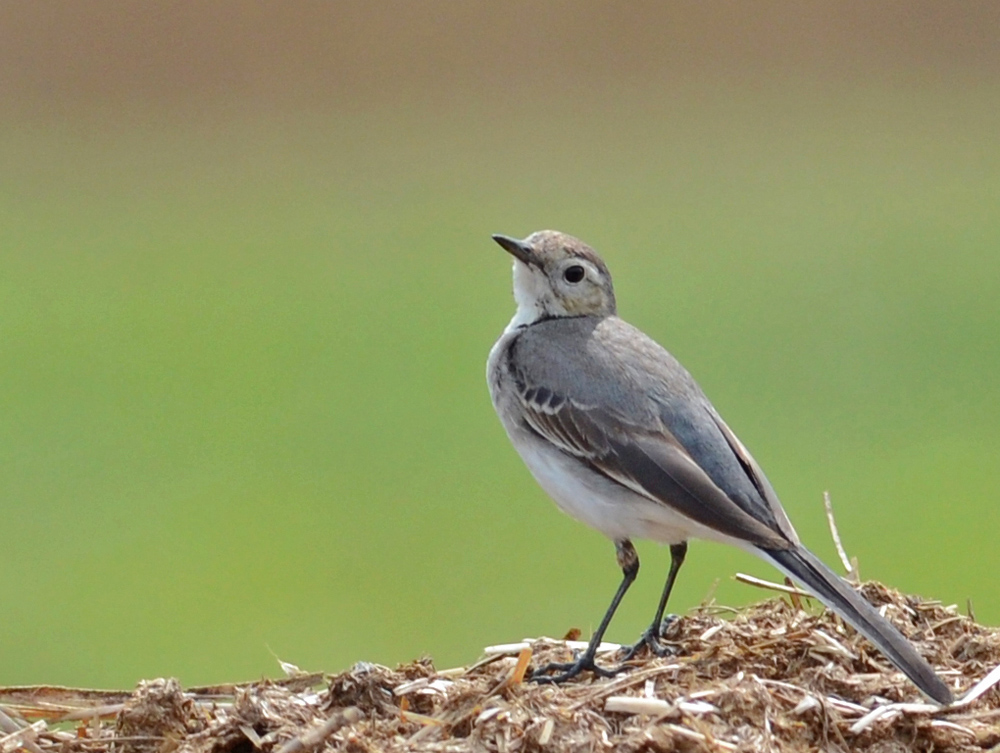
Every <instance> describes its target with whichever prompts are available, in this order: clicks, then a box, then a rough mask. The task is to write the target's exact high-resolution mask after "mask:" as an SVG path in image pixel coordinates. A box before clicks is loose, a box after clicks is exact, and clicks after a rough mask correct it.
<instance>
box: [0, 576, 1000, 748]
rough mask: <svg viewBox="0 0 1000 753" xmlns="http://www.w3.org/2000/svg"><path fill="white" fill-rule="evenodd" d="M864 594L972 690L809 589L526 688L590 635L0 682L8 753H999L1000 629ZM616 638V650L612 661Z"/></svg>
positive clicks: (704, 617) (705, 614) (712, 618)
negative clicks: (808, 594) (172, 671)
mask: <svg viewBox="0 0 1000 753" xmlns="http://www.w3.org/2000/svg"><path fill="white" fill-rule="evenodd" d="M863 592H864V594H865V596H867V597H868V598H869V599H870V600H871V601H872V602H873V603H875V604H876V605H879V606H880V607H881V608H882V610H883V613H884V614H885V615H886V616H887V617H888V618H889V619H890V620H891V621H892V622H894V623H895V624H896V625H897V626H898V627H899V628H900V630H902V632H903V633H904V634H905V635H907V636H908V637H909V638H910V639H911V640H912V641H913V642H914V643H915V644H916V645H917V647H918V648H919V650H920V651H921V652H922V653H923V654H924V655H925V656H926V657H927V658H928V659H929V660H930V662H931V663H932V664H933V665H934V666H935V667H937V668H938V669H939V671H940V673H941V675H942V676H943V677H944V678H946V681H947V682H948V683H949V685H951V686H952V687H953V689H954V690H955V693H956V697H957V698H958V699H959V700H958V701H957V702H956V703H955V704H954V705H953V706H951V707H948V708H939V707H937V706H936V705H933V704H930V703H928V702H926V701H925V699H923V698H922V697H921V696H920V694H919V692H918V691H917V690H916V689H915V688H914V687H913V685H912V684H911V683H910V682H909V681H908V680H907V679H906V678H905V677H903V675H901V674H900V673H899V672H897V671H895V670H894V669H893V668H892V667H891V666H889V665H888V664H887V662H886V661H885V660H884V659H883V658H882V657H881V656H880V655H879V654H878V653H877V652H876V651H875V650H874V649H873V648H872V647H871V645H870V644H868V643H867V642H866V641H865V640H864V639H862V638H861V637H860V636H858V635H857V634H856V633H855V632H854V631H853V630H851V629H850V628H847V627H845V626H844V625H843V623H841V621H840V620H839V618H837V617H836V616H834V615H833V614H831V613H829V612H823V613H820V614H812V613H810V612H809V611H807V610H806V609H804V608H803V604H802V602H801V601H800V599H799V597H798V595H797V594H795V593H792V594H788V595H785V596H783V597H781V598H775V599H771V600H769V601H765V602H762V603H760V604H756V605H754V606H751V607H748V608H745V609H741V610H732V609H727V608H722V607H719V606H716V605H711V604H709V605H704V606H702V607H700V608H698V609H697V610H695V611H694V612H693V613H691V614H689V615H685V616H683V617H680V618H677V619H674V620H673V621H672V622H671V623H670V624H669V626H668V627H667V629H666V633H665V637H664V641H665V643H668V644H669V645H671V646H672V647H673V648H674V650H675V651H674V653H673V655H671V656H668V657H666V658H656V657H650V656H649V655H648V654H641V655H640V656H639V657H638V658H637V660H635V661H634V662H633V663H632V664H631V666H630V667H629V668H628V669H627V670H625V671H623V672H621V673H620V674H618V675H617V676H615V677H613V678H607V679H605V678H600V679H598V678H593V677H592V676H591V675H589V674H585V675H583V676H582V677H581V678H579V679H578V680H577V681H574V682H570V683H567V684H565V685H562V686H551V685H538V684H536V683H532V682H527V681H526V680H525V678H526V676H530V670H531V668H532V667H534V666H540V665H541V664H544V663H546V662H549V661H565V660H568V659H570V658H571V656H572V653H573V651H574V650H577V649H579V648H580V647H581V646H582V645H583V644H579V643H576V642H573V641H566V640H552V639H538V640H530V641H523V642H520V643H515V644H510V645H505V646H493V647H490V648H488V649H486V650H485V652H484V656H483V658H481V659H480V660H479V661H478V662H476V663H474V664H471V665H470V666H467V667H459V668H455V669H448V670H436V669H435V668H434V666H433V664H432V662H431V661H430V660H421V661H416V662H413V663H411V664H406V665H403V666H400V667H397V668H395V669H390V668H387V667H382V666H379V665H375V664H369V663H364V662H362V663H359V664H357V665H355V666H354V667H353V668H351V669H350V670H349V671H347V672H344V673H342V674H339V675H335V676H327V675H323V674H307V673H302V672H299V671H298V670H297V669H296V668H294V667H292V666H290V665H283V666H284V668H285V670H286V674H288V675H289V676H288V677H287V678H286V679H284V680H278V681H272V680H263V681H261V682H257V683H249V684H243V685H230V686H215V687H204V688H190V689H188V690H184V689H182V688H181V687H180V685H179V684H178V683H177V681H176V680H170V679H158V680H151V681H148V682H142V683H140V684H139V686H138V688H136V689H135V690H134V691H133V692H131V693H127V692H107V691H86V690H73V689H68V688H55V687H43V686H37V687H19V688H0V708H2V709H3V712H2V714H0V728H2V730H3V731H2V732H0V753H13V751H15V750H18V749H25V750H28V751H31V753H43V752H44V753H57V752H58V753H174V752H175V751H177V752H179V753H189V752H190V753H254V752H255V751H264V752H265V753H299V752H300V751H325V750H329V751H335V750H336V751H353V752H356V753H368V752H374V751H500V752H508V753H515V752H516V751H610V750H615V751H674V750H681V751H702V750H704V751H733V750H736V751H805V750H810V751H811V750H824V751H878V752H879V753H888V752H889V751H983V750H991V749H992V750H1000V689H998V687H997V684H998V683H1000V667H998V666H997V665H998V664H1000V631H998V630H997V629H993V628H987V627H983V626H982V625H978V624H976V623H975V621H974V620H973V619H971V618H970V617H966V616H963V615H961V614H959V612H958V610H957V608H956V607H954V606H950V607H946V606H943V605H942V604H940V603H938V602H922V601H920V600H918V599H915V598H913V597H909V596H904V595H901V594H899V593H896V592H894V591H891V590H889V589H887V588H885V587H884V586H881V585H879V584H877V583H869V584H867V585H865V586H864V588H863ZM617 648H618V647H617V646H614V645H605V646H603V647H602V654H601V656H600V657H599V658H600V660H601V661H602V662H603V663H604V664H606V665H610V664H613V663H614V661H615V653H616V650H617Z"/></svg>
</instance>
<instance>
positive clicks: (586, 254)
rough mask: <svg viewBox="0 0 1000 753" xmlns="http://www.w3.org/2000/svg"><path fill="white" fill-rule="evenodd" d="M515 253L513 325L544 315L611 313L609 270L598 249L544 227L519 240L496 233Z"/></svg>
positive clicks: (535, 319)
mask: <svg viewBox="0 0 1000 753" xmlns="http://www.w3.org/2000/svg"><path fill="white" fill-rule="evenodd" d="M498 239H499V240H498V242H501V241H502V242H501V245H503V246H504V247H505V248H506V249H507V250H508V251H509V252H510V253H511V254H512V255H513V256H514V300H515V301H516V302H517V313H516V314H515V315H514V319H513V320H512V321H511V323H510V328H516V327H519V326H523V325H526V324H531V323H532V322H535V321H538V320H539V319H543V318H557V317H566V316H608V315H610V314H614V313H615V293H614V288H613V287H612V284H611V275H610V274H609V273H608V271H607V268H606V267H605V266H604V263H603V262H602V261H601V260H600V258H599V257H598V256H597V254H596V253H595V252H594V250H593V249H591V248H590V247H589V246H587V245H586V244H584V243H582V242H581V241H579V240H577V239H576V238H573V237H572V236H568V235H564V234H562V233H556V232H553V231H550V230H543V231H540V232H537V233H533V234H532V235H530V236H528V237H527V238H526V239H525V240H524V241H516V240H514V239H511V238H506V237H505V236H498Z"/></svg>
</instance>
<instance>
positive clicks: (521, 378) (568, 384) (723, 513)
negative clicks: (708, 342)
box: [486, 230, 953, 705]
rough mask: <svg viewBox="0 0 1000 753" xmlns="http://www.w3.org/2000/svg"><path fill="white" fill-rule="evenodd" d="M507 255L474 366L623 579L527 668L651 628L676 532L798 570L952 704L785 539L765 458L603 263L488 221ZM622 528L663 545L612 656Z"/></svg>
mask: <svg viewBox="0 0 1000 753" xmlns="http://www.w3.org/2000/svg"><path fill="white" fill-rule="evenodd" d="M492 237H493V240H495V241H496V242H497V243H498V244H499V245H500V246H501V247H502V248H503V249H504V250H505V251H507V252H508V253H509V254H510V255H511V256H512V257H513V294H514V300H515V303H516V305H517V308H516V311H515V313H514V316H513V318H512V319H511V320H510V323H509V324H508V325H507V327H506V328H505V329H504V331H503V333H502V334H501V335H500V337H499V339H498V340H497V341H496V343H495V344H494V345H493V347H492V349H491V350H490V354H489V359H488V360H487V365H486V378H487V382H488V384H489V391H490V396H491V399H492V402H493V406H494V408H495V410H496V412H497V414H498V416H499V418H500V421H501V423H502V424H503V427H504V429H505V430H506V433H507V435H508V437H509V439H510V441H511V443H512V444H513V446H514V448H515V449H516V451H517V453H518V454H519V455H520V456H521V459H522V460H523V461H524V463H525V464H526V465H527V467H528V469H529V470H530V472H531V474H532V475H533V476H534V478H535V480H536V481H537V482H538V484H539V485H540V486H541V487H542V489H543V490H544V491H545V492H547V493H548V495H549V496H550V497H552V499H553V500H554V501H555V503H556V505H557V506H558V507H559V508H560V509H562V511H563V512H565V513H568V514H569V515H570V516H571V517H573V518H576V519H577V520H579V521H580V522H582V523H584V524H586V525H588V526H590V527H591V528H594V529H596V530H597V531H599V532H601V533H603V534H604V535H605V536H607V537H608V538H609V539H611V540H612V542H614V545H615V552H616V559H617V562H618V566H619V567H620V568H621V570H622V580H621V583H620V585H619V586H618V589H617V591H616V592H615V594H614V598H613V599H612V601H611V604H610V605H609V607H608V609H607V611H606V612H605V614H604V617H603V618H602V620H601V622H600V624H599V625H598V627H597V630H596V631H595V632H594V633H593V635H592V637H591V640H590V641H589V643H588V645H587V648H586V650H585V651H584V652H583V653H582V655H578V656H577V657H576V660H575V661H572V662H567V663H558V662H553V663H550V664H547V665H545V666H543V667H538V668H536V669H534V671H533V672H532V675H531V678H530V679H532V680H534V681H536V682H540V683H562V682H566V681H567V680H570V679H572V678H574V677H576V676H578V675H580V674H581V673H583V672H587V671H589V672H591V673H592V674H594V675H595V676H611V675H614V674H615V673H616V672H618V671H621V670H622V669H623V668H624V667H625V666H626V662H627V661H628V660H630V659H631V658H632V657H634V656H635V655H636V653H637V652H638V651H640V650H641V649H642V647H643V646H646V647H648V648H649V650H650V651H651V652H653V653H655V654H657V655H660V656H663V655H666V654H667V653H668V651H667V649H666V647H664V646H663V645H662V644H661V643H660V642H659V638H660V637H661V632H660V631H661V624H662V621H663V614H664V610H665V609H666V604H667V601H668V599H669V597H670V592H671V589H672V588H673V585H674V581H675V580H676V578H677V573H678V571H679V570H680V567H681V565H682V564H683V562H684V558H685V556H686V554H687V547H688V544H687V542H688V540H689V539H691V538H699V539H708V540H711V541H717V542H722V543H725V544H730V545H734V546H736V547H739V548H740V549H743V550H745V551H748V552H750V553H752V554H754V555H756V556H758V557H760V558H762V559H764V560H766V561H767V562H770V563H771V564H772V565H774V566H775V567H776V568H777V569H778V570H780V571H781V572H783V573H784V574H785V575H787V576H788V577H790V578H791V579H792V580H794V581H796V582H798V583H799V584H801V585H802V586H803V587H804V588H805V589H806V590H807V591H809V592H810V593H811V594H812V595H813V596H815V598H816V599H818V600H819V601H820V602H821V603H822V604H824V605H825V606H826V607H828V608H829V609H831V610H833V611H834V612H835V613H836V614H838V615H840V617H841V618H843V620H844V621H845V622H847V623H848V624H850V625H851V626H853V627H854V628H855V629H856V630H858V631H859V632H860V633H861V634H862V635H864V636H865V637H866V638H867V639H868V640H869V641H871V643H873V644H874V645H875V646H876V647H877V648H878V649H879V651H881V652H882V654H884V655H885V657H886V658H887V659H888V660H889V661H890V662H892V664H894V665H895V666H896V667H897V668H898V669H899V670H900V671H901V672H902V673H903V674H905V675H906V676H907V677H908V678H909V679H910V680H911V681H912V682H913V684H914V685H916V687H917V688H918V689H919V690H920V691H921V692H922V693H924V694H925V695H926V696H927V697H929V698H931V699H932V700H934V701H935V702H937V703H939V704H941V705H947V704H950V703H952V701H953V696H952V692H951V690H950V689H949V687H948V685H947V684H946V683H945V682H944V681H943V680H942V679H941V678H940V677H939V676H938V675H937V674H936V673H935V671H934V669H933V668H932V667H931V666H930V664H928V662H927V661H926V660H925V659H924V658H923V657H922V656H921V655H920V654H919V653H918V652H917V650H916V648H915V647H914V646H913V645H912V644H911V643H910V642H909V641H908V640H907V639H906V638H905V637H904V636H903V635H902V633H900V632H899V630H897V629H896V628H895V627H894V626H893V625H892V624H890V623H889V622H888V621H887V620H886V619H885V618H884V617H882V616H881V615H880V614H879V612H878V611H877V610H876V609H875V608H874V607H873V606H872V605H871V604H870V603H869V602H868V601H867V600H866V599H865V598H864V597H863V596H861V595H860V594H859V593H858V592H857V591H856V590H855V589H854V588H852V587H851V585H850V584H849V583H848V582H847V581H845V580H844V579H843V578H841V577H840V576H838V575H837V574H835V573H834V572H833V571H832V570H831V569H830V568H829V567H827V566H826V565H825V564H824V563H823V562H822V561H821V560H820V559H819V558H818V557H817V556H816V555H814V554H813V553H812V552H810V551H809V550H808V549H807V548H806V547H805V546H803V544H802V542H801V541H800V539H799V536H798V534H797V533H796V532H795V529H794V528H793V527H792V524H791V522H790V520H789V519H788V516H787V514H786V513H785V511H784V509H783V508H782V506H781V502H780V501H779V500H778V496H777V494H776V493H775V491H774V488H773V487H772V486H771V484H770V482H769V481H768V480H767V477H766V476H765V475H764V472H763V470H762V469H761V467H760V465H758V463H757V461H756V460H754V458H753V456H752V455H751V454H750V453H749V451H747V449H746V447H744V446H743V444H742V443H741V442H740V440H739V439H738V438H737V437H736V435H735V434H734V433H733V431H732V430H731V429H730V428H729V426H728V425H726V423H725V422H724V421H723V420H722V418H721V417H720V415H719V413H718V411H716V409H715V408H714V407H713V405H712V403H711V402H709V400H708V398H707V397H706V396H705V393H704V392H703V391H702V389H701V388H700V387H699V386H698V384H697V383H696V382H695V380H694V379H693V378H692V376H691V375H690V374H689V373H688V371H687V370H686V369H685V368H684V367H683V366H682V365H681V364H680V363H679V362H678V361H677V359H676V358H674V356H672V355H671V354H670V353H669V352H668V351H667V350H666V349H664V348H663V347H662V346H660V345H659V344H658V343H656V342H655V341H654V340H653V339H652V338H650V337H649V336H647V335H646V334H644V333H643V332H642V331H641V330H639V329H638V328H636V327H634V326H632V325H631V324H628V323H627V322H625V321H624V320H623V319H621V318H619V316H618V313H617V304H616V300H615V292H614V287H613V285H612V280H611V274H610V272H609V271H608V267H607V265H606V264H605V263H604V261H603V260H602V259H601V257H600V256H599V255H598V254H597V252H596V251H594V249H593V248H591V247H590V246H588V245H587V244H586V243H584V242H583V241H581V240H579V239H577V238H574V237H573V236H570V235H567V234H564V233H561V232H558V231H554V230H542V231H539V232H536V233H532V234H531V235H529V236H528V237H527V238H525V239H524V240H518V239H516V238H512V237H509V236H506V235H499V234H498V235H493V236H492ZM633 538H641V539H650V540H653V541H656V542H659V543H661V544H667V545H669V548H670V569H669V572H668V574H667V579H666V583H665V584H664V588H663V592H662V595H661V596H660V600H659V603H658V605H657V608H656V613H655V615H654V618H653V621H652V623H651V624H650V626H649V628H647V629H646V630H645V631H644V632H643V633H642V635H641V637H640V639H639V640H638V641H637V642H636V644H634V645H633V646H631V647H629V648H628V649H627V650H626V652H625V661H623V662H622V663H621V665H619V666H618V667H612V668H608V667H604V666H601V665H600V664H598V663H597V662H596V661H595V657H596V654H597V649H598V646H599V645H600V643H601V641H602V640H603V637H604V633H605V631H606V630H607V628H608V625H609V624H610V622H611V619H612V617H613V616H614V613H615V610H616V609H617V608H618V605H619V604H620V603H621V600H622V598H623V597H624V596H625V593H626V591H627V590H628V588H629V586H631V584H632V582H633V581H634V580H635V578H636V576H637V574H638V572H639V556H638V554H637V553H636V550H635V547H634V545H633V544H632V539H633Z"/></svg>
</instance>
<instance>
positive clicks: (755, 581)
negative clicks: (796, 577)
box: [733, 573, 812, 597]
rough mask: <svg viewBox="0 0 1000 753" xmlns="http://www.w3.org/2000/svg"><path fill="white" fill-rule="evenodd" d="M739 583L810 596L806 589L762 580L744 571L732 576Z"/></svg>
mask: <svg viewBox="0 0 1000 753" xmlns="http://www.w3.org/2000/svg"><path fill="white" fill-rule="evenodd" d="M733 577H735V578H736V580H738V581H739V582H740V583H746V584H747V585H749V586H757V588H766V589H769V590H771V591H781V592H782V593H786V594H795V595H796V596H810V597H811V596H812V594H811V593H809V592H808V591H803V590H802V589H801V588H795V586H785V585H782V584H781V583H773V582H772V581H769V580H763V579H762V578H755V577H754V576H752V575H747V574H746V573H736V575H735V576H733Z"/></svg>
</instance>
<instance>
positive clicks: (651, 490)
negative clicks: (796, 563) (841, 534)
mask: <svg viewBox="0 0 1000 753" xmlns="http://www.w3.org/2000/svg"><path fill="white" fill-rule="evenodd" d="M517 377H518V378H517V379H516V380H515V381H516V387H517V397H518V399H519V401H520V402H521V406H522V408H523V409H524V410H523V415H524V420H525V422H526V423H527V425H528V426H529V427H530V428H531V429H532V430H533V431H534V432H535V433H537V434H538V435H540V436H541V437H543V438H544V439H546V440H548V441H549V442H551V443H552V444H554V445H556V446H558V447H559V448H561V449H562V450H563V451H564V452H567V453H569V454H571V455H574V456H575V457H577V458H579V459H581V460H582V461H584V462H586V463H587V464H588V465H589V466H590V467H591V468H592V469H593V470H595V471H597V472H598V473H601V474H603V475H604V476H606V477H608V478H610V479H612V480H614V481H616V482H617V483H619V484H622V485H623V486H625V487H627V488H628V489H630V490H631V491H633V492H635V493H636V494H639V495H641V496H643V497H646V498H647V499H650V500H652V501H654V502H657V503H660V504H664V505H669V506H670V507H671V508H673V509H675V510H677V511H678V512H680V513H682V514H683V515H685V516H687V517H689V518H691V519H692V520H694V521H696V522H698V523H700V524H701V525H703V526H705V527H707V528H710V529H712V530H714V531H717V532H719V533H721V534H724V535H726V536H730V537H732V538H735V539H739V540H742V541H747V542H748V543H751V544H754V545H757V546H761V547H766V548H770V549H784V548H787V547H788V546H790V545H791V544H792V542H790V541H789V539H788V538H787V536H786V535H784V532H783V531H782V530H780V529H778V530H775V528H773V527H771V526H769V525H767V524H766V523H765V522H763V521H761V520H758V519H757V518H756V517H754V516H752V515H750V514H749V513H748V512H747V511H746V510H744V509H743V508H742V507H741V506H739V505H737V504H736V503H735V502H734V501H733V499H732V498H731V497H730V496H729V495H728V494H727V493H726V492H725V491H724V490H723V489H722V488H720V486H719V485H718V484H717V483H716V482H715V481H713V479H712V478H711V477H710V476H709V474H708V473H706V472H705V470H704V469H703V468H702V467H701V466H700V465H699V464H698V462H697V461H696V460H695V458H693V457H692V455H691V453H690V452H689V451H688V450H687V449H686V448H685V446H684V445H683V444H682V443H681V442H680V441H679V440H678V438H677V437H676V436H675V435H674V434H673V433H672V432H670V431H669V430H668V429H667V428H666V427H665V426H662V425H660V426H659V427H650V426H640V425H637V424H634V423H631V422H629V421H627V420H625V419H623V418H622V417H621V416H617V415H615V414H614V413H612V412H611V411H609V410H607V409H602V408H601V407H599V406H595V405H586V404H583V403H579V402H576V401H574V400H572V399H571V398H569V397H567V396H565V395H562V394H559V393H558V392H556V391H555V390H553V389H551V388H550V387H547V386H544V385H541V384H533V383H532V382H531V380H530V378H529V377H528V376H527V375H525V374H524V373H523V372H521V373H519V374H518V375H517ZM734 439H735V437H734Z"/></svg>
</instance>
